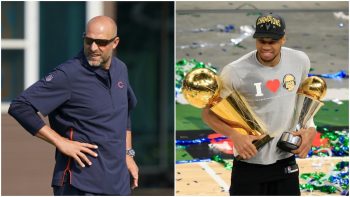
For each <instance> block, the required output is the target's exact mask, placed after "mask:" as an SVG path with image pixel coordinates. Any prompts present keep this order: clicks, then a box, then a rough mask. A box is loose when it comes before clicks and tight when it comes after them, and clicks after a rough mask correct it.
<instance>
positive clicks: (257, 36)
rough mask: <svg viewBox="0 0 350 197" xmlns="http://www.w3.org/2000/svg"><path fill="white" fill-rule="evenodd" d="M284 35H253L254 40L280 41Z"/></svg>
mask: <svg viewBox="0 0 350 197" xmlns="http://www.w3.org/2000/svg"><path fill="white" fill-rule="evenodd" d="M283 36H284V35H280V34H264V33H255V34H254V35H253V38H272V39H273V40H279V39H281V38H282V37H283Z"/></svg>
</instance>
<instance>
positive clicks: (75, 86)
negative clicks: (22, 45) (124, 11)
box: [9, 16, 138, 195]
mask: <svg viewBox="0 0 350 197" xmlns="http://www.w3.org/2000/svg"><path fill="white" fill-rule="evenodd" d="M118 43H119V37H118V36H117V25H116V23H115V22H114V20H113V19H111V18H109V17H106V16H97V17H94V18H92V19H91V20H90V21H89V22H88V24H87V26H86V32H85V33H84V34H83V46H84V47H83V50H82V51H80V52H79V54H78V55H77V56H76V57H74V58H72V59H70V60H68V61H66V62H64V63H62V64H61V65H59V66H58V67H56V68H55V69H54V70H53V71H52V72H50V73H49V74H47V75H46V76H45V77H44V78H43V79H41V80H39V81H38V82H36V83H35V84H33V85H32V86H31V87H29V88H28V89H26V90H25V91H23V92H22V93H21V95H19V96H18V97H17V98H16V99H14V100H13V101H12V103H11V105H10V108H9V114H10V115H11V116H13V117H14V118H15V119H16V120H17V121H18V122H19V123H20V124H21V125H22V126H23V127H24V128H25V129H26V130H27V131H28V132H29V133H30V134H32V135H33V136H36V137H39V138H41V139H43V140H45V141H47V142H49V143H51V144H52V145H54V146H55V147H56V154H55V159H56V164H55V168H54V173H53V179H52V187H53V190H54V195H129V194H130V192H131V190H130V189H133V188H135V187H137V186H138V167H137V165H136V163H135V161H134V159H133V157H134V156H135V151H134V150H133V149H132V143H131V128H130V127H131V126H130V125H131V123H130V112H131V110H132V109H133V108H134V107H135V105H136V97H135V95H134V92H133V90H132V88H131V86H130V84H129V80H128V74H127V67H126V65H125V64H124V63H123V62H122V61H121V60H119V59H118V58H116V57H113V56H112V53H113V50H114V49H115V48H116V47H117V46H118ZM38 112H40V113H41V114H42V115H43V116H47V115H48V116H49V122H50V126H49V125H46V124H45V123H44V121H43V120H42V119H41V118H40V116H39V115H38ZM130 174H131V175H132V181H130ZM130 182H131V184H130Z"/></svg>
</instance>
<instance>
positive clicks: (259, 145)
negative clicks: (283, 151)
mask: <svg viewBox="0 0 350 197" xmlns="http://www.w3.org/2000/svg"><path fill="white" fill-rule="evenodd" d="M272 139H273V137H271V136H269V135H266V136H265V137H263V138H262V139H260V140H254V141H253V144H254V146H255V147H256V149H257V150H260V149H261V148H262V147H263V146H264V145H265V144H267V143H269V142H270V141H271V140H272ZM235 158H236V159H238V160H243V157H242V156H240V155H238V156H237V157H235Z"/></svg>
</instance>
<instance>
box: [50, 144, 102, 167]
mask: <svg viewBox="0 0 350 197" xmlns="http://www.w3.org/2000/svg"><path fill="white" fill-rule="evenodd" d="M56 147H57V148H58V150H59V151H61V152H62V153H63V154H65V155H67V156H69V157H72V158H73V159H74V160H75V161H76V162H77V163H78V164H79V165H80V166H81V167H83V168H84V167H85V164H88V165H92V162H91V161H90V160H89V159H88V158H87V156H86V154H89V155H91V156H93V157H97V156H98V155H97V153H95V152H94V151H92V149H97V148H98V147H97V146H96V145H93V144H88V143H81V142H77V141H72V140H69V139H67V138H62V139H61V140H60V141H59V142H58V143H57V144H56ZM84 163H85V164H84Z"/></svg>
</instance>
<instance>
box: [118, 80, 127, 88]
mask: <svg viewBox="0 0 350 197" xmlns="http://www.w3.org/2000/svg"><path fill="white" fill-rule="evenodd" d="M117 86H118V88H120V89H122V88H124V86H125V84H124V82H122V81H118V83H117Z"/></svg>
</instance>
